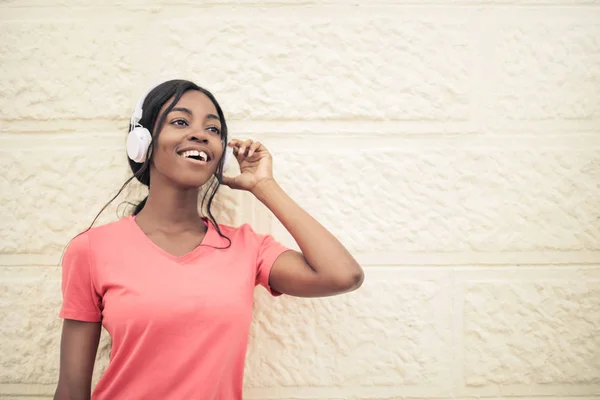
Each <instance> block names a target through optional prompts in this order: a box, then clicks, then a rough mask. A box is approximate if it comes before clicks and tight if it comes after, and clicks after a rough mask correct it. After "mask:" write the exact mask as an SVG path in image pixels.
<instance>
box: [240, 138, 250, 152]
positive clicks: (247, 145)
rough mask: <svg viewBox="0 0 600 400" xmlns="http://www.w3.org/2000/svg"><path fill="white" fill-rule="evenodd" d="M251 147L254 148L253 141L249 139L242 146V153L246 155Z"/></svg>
mask: <svg viewBox="0 0 600 400" xmlns="http://www.w3.org/2000/svg"><path fill="white" fill-rule="evenodd" d="M250 146H252V139H248V140H246V141H245V142H244V143H242V145H241V146H240V153H241V154H243V155H246V150H248V149H249V148H250Z"/></svg>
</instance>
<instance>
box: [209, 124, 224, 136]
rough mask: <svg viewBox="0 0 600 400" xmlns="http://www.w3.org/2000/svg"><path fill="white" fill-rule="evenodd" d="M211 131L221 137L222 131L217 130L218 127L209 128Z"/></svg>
mask: <svg viewBox="0 0 600 400" xmlns="http://www.w3.org/2000/svg"><path fill="white" fill-rule="evenodd" d="M206 129H208V130H209V131H211V132H213V133H216V134H217V135H221V130H220V129H219V128H217V127H216V126H209V127H208V128H206Z"/></svg>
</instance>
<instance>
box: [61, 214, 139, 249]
mask: <svg viewBox="0 0 600 400" xmlns="http://www.w3.org/2000/svg"><path fill="white" fill-rule="evenodd" d="M130 218H131V217H122V218H120V219H118V220H117V221H113V222H108V223H105V224H103V225H98V226H95V227H92V228H89V229H86V230H85V231H82V232H80V233H78V234H77V235H76V236H75V237H74V238H73V239H71V241H70V242H69V244H68V246H67V250H68V251H83V250H86V251H89V250H90V248H91V247H93V245H94V244H98V243H102V242H105V241H107V240H109V241H110V240H119V239H120V238H122V237H123V235H126V234H127V228H128V224H129V222H128V221H129V219H130Z"/></svg>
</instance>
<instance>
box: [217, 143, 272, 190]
mask: <svg viewBox="0 0 600 400" xmlns="http://www.w3.org/2000/svg"><path fill="white" fill-rule="evenodd" d="M228 146H229V147H231V148H232V149H233V155H234V156H235V157H236V159H237V161H238V164H239V165H240V174H239V175H238V176H233V177H230V176H223V184H224V185H227V186H229V187H230V188H232V189H239V190H247V191H250V192H252V191H253V190H254V189H255V188H256V187H257V186H258V184H259V183H260V182H264V181H268V180H272V179H273V159H272V157H271V153H269V151H268V150H267V149H266V148H265V146H263V145H262V144H261V143H260V142H254V141H252V140H250V139H249V140H246V141H244V142H242V141H241V140H238V139H232V140H231V141H230V142H229V143H228Z"/></svg>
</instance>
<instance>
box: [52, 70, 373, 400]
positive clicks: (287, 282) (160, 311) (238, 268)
mask: <svg viewBox="0 0 600 400" xmlns="http://www.w3.org/2000/svg"><path fill="white" fill-rule="evenodd" d="M146 128H148V129H147V131H144V129H146ZM150 132H152V133H150ZM227 147H229V148H230V149H232V150H233V155H234V156H235V158H236V159H237V162H238V163H239V166H240V171H241V173H240V174H239V175H237V176H234V177H226V176H223V165H224V154H225V150H226V148H227ZM127 150H128V151H127V153H128V155H129V163H130V166H131V169H132V171H133V173H134V176H133V177H132V178H131V179H133V178H134V177H135V178H136V179H138V180H139V181H140V182H141V183H143V184H144V185H147V186H148V188H149V191H148V193H149V194H148V196H147V197H146V199H144V200H143V201H142V202H141V203H140V204H139V205H138V206H137V207H136V208H135V210H134V212H133V215H130V216H126V217H123V218H121V219H120V220H118V221H116V222H112V223H109V224H105V225H102V226H99V227H95V228H91V229H88V230H87V231H85V232H83V233H81V234H79V235H78V236H77V237H75V238H74V239H73V240H72V241H71V242H70V243H69V245H68V247H67V249H66V251H65V254H64V257H63V264H62V265H63V266H62V268H63V280H62V293H63V304H62V307H61V310H60V317H61V318H64V324H63V330H62V338H61V355H60V374H59V382H58V387H57V390H56V394H55V399H58V400H64V399H89V398H90V396H91V398H92V399H98V400H104V399H110V400H119V399H127V400H130V399H145V400H147V399H161V400H167V399H176V400H180V399H215V400H216V399H223V400H225V399H226V400H232V399H241V398H242V380H243V370H244V362H245V360H244V358H245V355H246V348H247V343H248V335H249V329H250V323H251V316H252V301H253V291H254V287H255V286H256V285H258V284H260V285H262V286H264V287H265V288H266V289H267V290H268V291H269V292H270V293H271V294H272V295H273V296H279V295H281V294H288V295H291V296H302V297H317V296H331V295H336V294H340V293H345V292H348V291H352V290H355V289H357V288H358V287H359V286H360V285H361V284H362V281H363V271H362V269H361V267H360V266H359V265H358V264H357V262H356V261H355V260H354V258H353V257H352V256H351V255H350V254H349V253H348V251H347V250H346V249H345V248H344V246H342V244H341V243H340V242H339V241H338V240H337V239H336V238H335V237H334V236H333V235H332V234H331V233H329V232H328V231H327V230H326V229H325V228H324V227H323V226H321V225H320V224H319V223H318V222H317V221H316V220H315V219H313V218H312V217H311V216H310V215H309V214H308V213H306V212H305V211H304V210H303V209H302V208H301V207H299V206H298V205H297V204H296V203H295V202H294V201H293V200H292V199H291V198H290V197H288V195H287V194H286V193H285V192H284V191H283V190H282V189H281V187H280V186H279V185H278V184H277V182H276V181H275V180H274V179H273V175H272V160H271V155H270V154H269V152H268V150H267V149H266V148H265V146H263V145H262V144H261V143H259V142H253V141H250V140H247V141H240V140H235V139H234V140H231V141H229V142H228V140H227V125H226V123H225V118H224V115H223V112H222V110H221V107H220V106H219V104H218V103H217V101H216V100H215V98H214V97H213V96H212V94H211V93H210V92H208V91H206V90H205V89H202V88H200V87H198V86H197V85H195V84H194V83H192V82H189V81H184V80H171V81H167V82H164V83H162V84H160V85H158V86H157V87H155V88H153V89H152V90H151V91H150V92H149V93H148V95H147V96H143V97H142V99H141V100H140V102H139V103H138V106H137V107H136V112H135V113H134V116H133V118H132V127H131V129H130V134H129V136H128V143H127ZM131 179H130V180H131ZM128 182H129V181H128ZM128 182H126V183H125V185H126V184H127V183H128ZM220 184H224V185H227V186H229V187H231V188H232V189H238V190H247V191H249V192H250V193H252V194H253V195H254V196H256V198H257V199H258V200H259V201H261V202H262V203H263V204H264V205H265V206H266V207H267V208H268V209H269V210H270V211H271V212H272V213H273V214H274V215H275V216H276V217H277V218H278V219H279V221H281V223H282V224H283V226H284V227H285V228H286V229H287V230H288V231H289V232H290V234H291V235H292V236H293V238H294V239H295V240H296V242H297V244H298V246H299V248H300V249H301V252H297V251H295V250H291V249H288V248H286V247H284V246H283V245H282V244H280V243H278V242H277V241H275V240H274V239H273V237H272V236H270V235H259V234H257V233H255V232H254V231H253V230H252V228H251V227H250V226H248V225H247V224H245V225H242V226H240V227H231V226H226V225H219V224H217V223H216V221H215V219H214V217H213V216H212V213H211V210H210V206H211V202H212V199H213V197H214V195H215V193H216V191H217V189H218V187H219V185H220ZM125 185H123V187H125ZM201 188H202V189H203V191H204V192H205V194H204V196H203V200H202V203H203V205H206V208H207V214H208V217H204V216H202V215H201V214H199V212H198V201H199V196H200V193H201ZM122 189H123V188H122ZM92 225H93V224H92ZM101 325H103V326H104V327H105V328H106V330H107V331H108V332H109V334H110V336H111V340H112V350H111V356H110V363H109V366H108V367H107V369H106V371H105V372H104V374H103V375H102V377H101V379H100V381H99V382H98V384H97V385H96V387H95V389H94V392H93V393H90V392H91V381H92V372H93V368H94V360H95V357H96V352H97V349H98V342H99V338H100V330H101Z"/></svg>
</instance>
